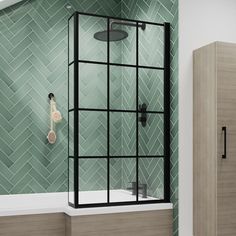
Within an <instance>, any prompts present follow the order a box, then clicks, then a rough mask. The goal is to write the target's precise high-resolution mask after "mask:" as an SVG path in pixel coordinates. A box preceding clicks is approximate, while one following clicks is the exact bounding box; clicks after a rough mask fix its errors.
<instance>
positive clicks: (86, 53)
mask: <svg viewBox="0 0 236 236" xmlns="http://www.w3.org/2000/svg"><path fill="white" fill-rule="evenodd" d="M104 30H107V19H106V18H102V17H94V16H85V15H80V16H79V59H80V60H90V61H101V62H107V42H103V41H99V40H97V39H95V38H94V34H95V33H97V32H100V31H104Z"/></svg>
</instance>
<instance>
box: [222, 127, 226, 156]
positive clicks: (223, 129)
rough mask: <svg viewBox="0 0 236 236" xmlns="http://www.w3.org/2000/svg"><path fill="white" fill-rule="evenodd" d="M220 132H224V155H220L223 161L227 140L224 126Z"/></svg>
mask: <svg viewBox="0 0 236 236" xmlns="http://www.w3.org/2000/svg"><path fill="white" fill-rule="evenodd" d="M222 131H223V132H224V154H223V155H222V158H223V159H226V143H227V140H226V136H227V135H226V126H224V127H222Z"/></svg>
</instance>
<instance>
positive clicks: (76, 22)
mask: <svg viewBox="0 0 236 236" xmlns="http://www.w3.org/2000/svg"><path fill="white" fill-rule="evenodd" d="M80 15H85V16H94V17H102V18H105V19H107V31H108V34H107V61H106V62H99V61H88V60H80V58H79V44H80V41H79V33H80V32H79V16H80ZM72 17H74V19H73V20H74V60H73V61H72V62H70V61H69V59H68V67H70V66H71V65H74V91H73V92H74V108H72V109H70V107H69V103H70V102H69V100H68V122H69V113H70V112H72V111H73V112H74V156H69V153H68V169H69V160H71V159H72V160H74V203H72V202H69V205H70V206H72V207H74V208H86V207H101V206H117V205H135V204H137V205H139V204H151V203H168V202H170V24H169V23H164V24H160V23H154V22H147V21H138V20H131V19H123V18H118V17H109V16H103V15H96V14H89V13H82V12H75V13H74V14H73V15H72V16H71V17H70V18H69V20H68V25H69V21H70V20H71V18H72ZM112 20H120V21H126V22H128V21H130V22H133V24H132V26H133V27H135V28H136V63H135V64H134V65H129V64H118V63H111V62H110V40H109V38H110V33H109V27H110V23H111V21H112ZM140 24H147V25H155V26H160V27H163V29H164V67H155V66H143V65H139V30H140V29H139V28H140ZM68 34H69V29H68ZM68 42H69V37H68ZM68 58H69V50H68ZM80 63H90V64H102V65H106V66H107V109H96V108H80V107H79V64H80ZM110 66H121V67H134V68H136V110H120V109H117V110H116V109H110ZM139 69H155V70H163V71H164V111H147V114H148V113H150V114H162V115H163V117H164V154H163V155H146V156H145V155H139V114H140V113H141V111H140V110H139V104H138V103H139ZM68 76H69V70H68ZM69 79H70V78H69ZM68 83H69V81H68ZM69 92H70V91H69V86H68V93H69ZM68 96H69V94H68ZM79 111H90V112H106V113H107V156H80V155H79ZM111 112H126V113H136V155H134V156H132V155H127V156H111V155H110V113H111ZM68 132H69V125H68ZM68 140H69V135H68ZM69 141H70V140H69ZM68 152H69V142H68ZM85 158H86V159H100V158H102V159H107V202H106V203H94V204H80V203H79V159H85ZM120 158H132V159H135V160H136V184H137V186H136V187H137V189H138V185H139V158H163V160H164V199H160V200H147V201H139V194H138V193H137V194H136V201H130V202H110V159H120ZM68 184H69V179H68Z"/></svg>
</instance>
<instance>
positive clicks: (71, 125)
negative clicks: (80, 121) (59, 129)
mask: <svg viewBox="0 0 236 236" xmlns="http://www.w3.org/2000/svg"><path fill="white" fill-rule="evenodd" d="M69 156H74V111H71V112H69Z"/></svg>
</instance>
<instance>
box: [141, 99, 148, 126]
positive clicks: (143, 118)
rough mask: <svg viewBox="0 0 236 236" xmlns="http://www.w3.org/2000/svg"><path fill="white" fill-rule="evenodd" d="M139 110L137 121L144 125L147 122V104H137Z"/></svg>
mask: <svg viewBox="0 0 236 236" xmlns="http://www.w3.org/2000/svg"><path fill="white" fill-rule="evenodd" d="M139 111H141V117H139V122H141V124H142V126H143V127H145V126H146V124H147V104H146V103H143V104H141V105H139Z"/></svg>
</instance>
